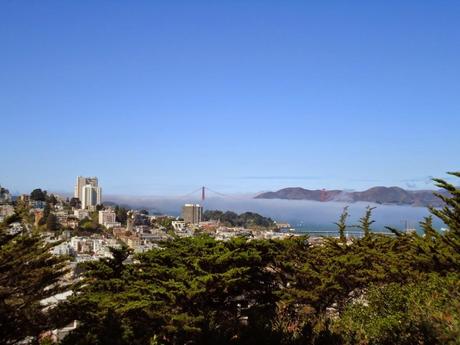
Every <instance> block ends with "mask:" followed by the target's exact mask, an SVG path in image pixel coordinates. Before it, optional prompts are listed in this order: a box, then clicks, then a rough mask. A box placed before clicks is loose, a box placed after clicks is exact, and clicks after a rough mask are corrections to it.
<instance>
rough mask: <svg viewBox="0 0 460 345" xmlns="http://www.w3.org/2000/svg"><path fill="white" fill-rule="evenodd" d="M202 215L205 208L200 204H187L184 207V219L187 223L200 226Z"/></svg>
mask: <svg viewBox="0 0 460 345" xmlns="http://www.w3.org/2000/svg"><path fill="white" fill-rule="evenodd" d="M202 213H203V207H202V206H200V205H199V204H185V205H184V206H183V207H182V218H183V219H184V221H185V223H191V224H199V223H200V222H201V215H202Z"/></svg>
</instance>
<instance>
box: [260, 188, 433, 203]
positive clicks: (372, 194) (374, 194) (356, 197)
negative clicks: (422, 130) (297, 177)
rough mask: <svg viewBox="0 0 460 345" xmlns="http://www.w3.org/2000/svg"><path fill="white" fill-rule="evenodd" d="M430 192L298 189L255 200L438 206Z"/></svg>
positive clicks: (378, 189) (272, 193) (266, 194)
mask: <svg viewBox="0 0 460 345" xmlns="http://www.w3.org/2000/svg"><path fill="white" fill-rule="evenodd" d="M433 192H434V191H431V190H418V191H408V190H405V189H403V188H400V187H372V188H370V189H367V190H365V191H362V192H350V191H343V190H319V189H317V190H309V189H304V188H300V187H290V188H283V189H280V190H279V191H276V192H266V193H262V194H259V195H257V196H256V197H255V198H256V199H285V200H313V201H343V202H357V201H364V202H372V203H379V204H392V205H413V206H430V205H431V206H440V205H441V201H440V200H439V199H438V198H437V197H435V196H434V195H433Z"/></svg>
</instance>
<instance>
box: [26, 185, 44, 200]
mask: <svg viewBox="0 0 460 345" xmlns="http://www.w3.org/2000/svg"><path fill="white" fill-rule="evenodd" d="M46 197H47V195H46V191H42V190H41V189H40V188H37V189H34V190H33V191H32V193H30V200H34V201H46Z"/></svg>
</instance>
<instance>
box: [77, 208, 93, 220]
mask: <svg viewBox="0 0 460 345" xmlns="http://www.w3.org/2000/svg"><path fill="white" fill-rule="evenodd" d="M73 214H74V216H75V217H77V218H78V220H83V219H85V218H89V212H88V210H74V211H73Z"/></svg>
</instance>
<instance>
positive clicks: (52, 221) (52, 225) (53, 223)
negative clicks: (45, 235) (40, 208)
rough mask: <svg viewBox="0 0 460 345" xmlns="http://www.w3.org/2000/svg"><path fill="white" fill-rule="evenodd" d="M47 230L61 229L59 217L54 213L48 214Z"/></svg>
mask: <svg viewBox="0 0 460 345" xmlns="http://www.w3.org/2000/svg"><path fill="white" fill-rule="evenodd" d="M46 230H48V231H57V230H59V222H58V219H57V217H56V216H55V215H54V214H53V213H50V214H49V215H48V217H47V218H46Z"/></svg>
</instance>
